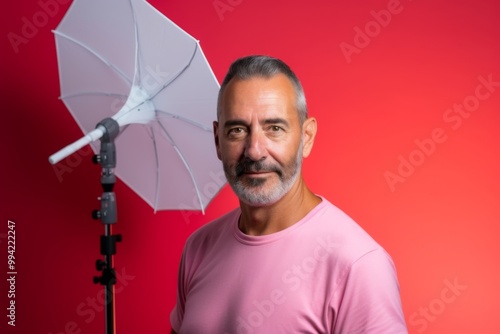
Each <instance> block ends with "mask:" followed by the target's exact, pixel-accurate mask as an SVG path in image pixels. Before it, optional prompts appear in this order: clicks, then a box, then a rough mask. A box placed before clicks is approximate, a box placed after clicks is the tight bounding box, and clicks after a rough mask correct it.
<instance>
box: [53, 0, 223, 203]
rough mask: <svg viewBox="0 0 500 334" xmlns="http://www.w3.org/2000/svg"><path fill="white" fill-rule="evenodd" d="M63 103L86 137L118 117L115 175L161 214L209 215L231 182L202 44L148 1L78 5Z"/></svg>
mask: <svg viewBox="0 0 500 334" xmlns="http://www.w3.org/2000/svg"><path fill="white" fill-rule="evenodd" d="M54 33H55V38H56V46H57V56H58V64H59V76H60V83H61V99H62V100H63V101H64V104H65V105H66V106H67V108H68V109H69V111H70V112H71V114H72V115H73V117H74V118H75V120H76V122H77V123H78V125H79V126H80V128H81V129H82V131H83V132H84V133H86V135H85V136H84V137H83V138H82V139H80V140H79V141H77V142H75V143H73V144H71V145H69V146H68V147H66V148H64V149H63V150H61V151H60V152H58V153H56V154H54V155H53V156H51V157H50V159H49V160H50V161H51V162H52V163H56V162H57V161H60V160H61V159H63V158H65V157H66V156H68V155H69V154H71V153H73V152H74V151H76V150H77V149H79V148H81V147H83V146H84V145H86V144H89V143H91V145H92V146H93V149H94V151H95V152H98V145H96V143H94V142H93V141H95V140H96V139H98V138H100V137H101V136H102V134H103V131H102V129H101V128H97V129H95V127H96V124H97V123H99V122H100V121H101V120H102V119H105V118H108V117H112V118H113V119H115V120H116V121H117V122H118V124H119V125H120V134H119V135H118V137H117V138H116V145H117V166H116V170H115V173H116V175H117V176H118V177H119V178H120V179H121V180H122V181H123V182H125V183H126V184H127V185H128V186H129V187H130V188H132V189H133V190H134V191H135V192H136V193H137V194H139V196H141V197H142V198H143V199H144V200H145V201H146V202H147V203H149V204H150V205H151V206H152V207H153V208H154V209H155V211H156V210H170V209H172V210H204V209H205V207H206V206H207V205H208V203H209V202H210V201H211V199H212V198H213V197H214V196H215V195H216V194H217V193H218V192H219V190H220V189H221V188H222V186H223V185H224V183H225V179H224V176H223V175H224V173H223V170H222V165H221V163H220V161H219V160H218V159H217V155H216V152H215V147H214V144H213V134H212V122H213V120H214V119H215V116H216V104H217V94H218V90H219V84H218V82H217V79H216V78H215V76H214V74H213V72H212V70H211V68H210V66H209V64H208V62H207V60H206V58H205V56H204V54H203V52H202V50H201V47H200V45H199V43H198V41H197V40H195V39H194V38H193V37H192V36H190V35H189V34H187V33H186V32H185V31H183V30H182V29H181V28H179V27H178V26H177V25H176V24H174V23H173V22H172V21H170V20H169V19H168V18H167V17H165V16H164V15H163V14H161V13H160V12H158V11H157V10H156V9H155V8H153V7H152V6H151V5H150V4H148V3H147V2H145V1H143V0H106V1H102V0H75V1H73V3H72V5H71V7H70V8H69V10H68V12H67V13H66V15H65V16H64V18H63V20H62V21H61V23H60V24H59V26H58V27H57V29H56V30H55V31H54Z"/></svg>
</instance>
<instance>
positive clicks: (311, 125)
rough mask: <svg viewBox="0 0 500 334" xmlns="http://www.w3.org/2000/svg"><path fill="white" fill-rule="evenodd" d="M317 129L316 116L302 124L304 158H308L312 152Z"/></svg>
mask: <svg viewBox="0 0 500 334" xmlns="http://www.w3.org/2000/svg"><path fill="white" fill-rule="evenodd" d="M317 131H318V125H317V122H316V118H314V117H309V118H308V119H306V120H305V122H304V124H302V140H303V146H302V156H303V157H304V158H307V157H308V156H309V154H310V153H311V150H312V147H313V145H314V138H315V137H316V132H317Z"/></svg>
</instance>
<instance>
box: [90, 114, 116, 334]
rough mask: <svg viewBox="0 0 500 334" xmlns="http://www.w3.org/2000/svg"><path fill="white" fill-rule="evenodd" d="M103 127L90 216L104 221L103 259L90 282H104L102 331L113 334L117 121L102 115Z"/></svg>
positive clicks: (100, 125)
mask: <svg viewBox="0 0 500 334" xmlns="http://www.w3.org/2000/svg"><path fill="white" fill-rule="evenodd" d="M97 126H98V127H103V128H105V129H106V131H105V133H104V135H103V136H102V138H101V149H100V154H99V155H96V156H94V163H99V164H100V165H101V166H102V173H101V185H102V188H103V194H102V196H101V197H100V198H99V199H100V201H101V209H100V210H94V211H93V213H92V217H93V218H94V219H100V220H101V222H102V223H103V224H104V235H101V255H103V256H104V260H102V259H98V260H97V261H96V269H97V270H98V271H102V274H101V276H95V277H94V283H96V284H101V285H103V286H104V300H105V302H106V307H105V313H104V317H105V319H104V323H105V333H107V334H115V330H116V319H115V300H114V299H115V298H114V297H115V296H114V293H115V289H114V285H115V284H116V273H115V269H114V268H113V255H114V254H116V243H117V242H120V241H121V235H113V234H112V227H111V226H112V225H113V224H115V223H116V221H117V209H116V197H115V193H114V192H113V187H114V185H115V182H116V177H115V175H114V168H115V167H116V150H115V143H114V139H115V138H116V136H117V135H118V133H119V126H118V123H117V122H116V121H115V120H114V119H112V118H106V119H104V120H103V121H101V122H100V123H99V124H97Z"/></svg>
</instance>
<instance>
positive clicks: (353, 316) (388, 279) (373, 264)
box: [334, 249, 408, 334]
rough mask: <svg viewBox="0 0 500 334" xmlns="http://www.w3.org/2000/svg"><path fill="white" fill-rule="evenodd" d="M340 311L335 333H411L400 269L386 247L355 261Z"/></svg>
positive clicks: (348, 275) (349, 274)
mask: <svg viewBox="0 0 500 334" xmlns="http://www.w3.org/2000/svg"><path fill="white" fill-rule="evenodd" d="M338 312H339V313H338V315H337V319H336V320H337V321H336V324H335V331H334V332H335V333H384V334H386V333H397V334H400V333H408V331H407V328H406V324H405V320H404V315H403V310H402V305H401V298H400V295H399V283H398V280H397V274H396V269H395V267H394V264H393V262H392V259H391V258H390V257H389V255H388V254H387V253H386V252H385V251H384V250H383V249H377V250H374V251H371V252H369V253H367V254H365V255H363V256H362V257H361V258H359V259H358V260H357V261H355V262H354V263H353V264H352V266H351V269H350V272H349V273H348V274H347V276H346V280H345V285H344V291H343V296H342V302H341V307H340V308H339V310H338Z"/></svg>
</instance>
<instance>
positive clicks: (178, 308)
mask: <svg viewBox="0 0 500 334" xmlns="http://www.w3.org/2000/svg"><path fill="white" fill-rule="evenodd" d="M177 280H178V282H177V297H176V303H175V306H174V308H173V310H172V312H171V313H170V325H171V326H172V329H173V330H174V331H175V332H176V333H180V328H181V325H182V320H183V318H184V308H185V304H186V294H185V286H186V285H185V254H184V253H183V255H182V257H181V263H180V265H179V274H178V278H177Z"/></svg>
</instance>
